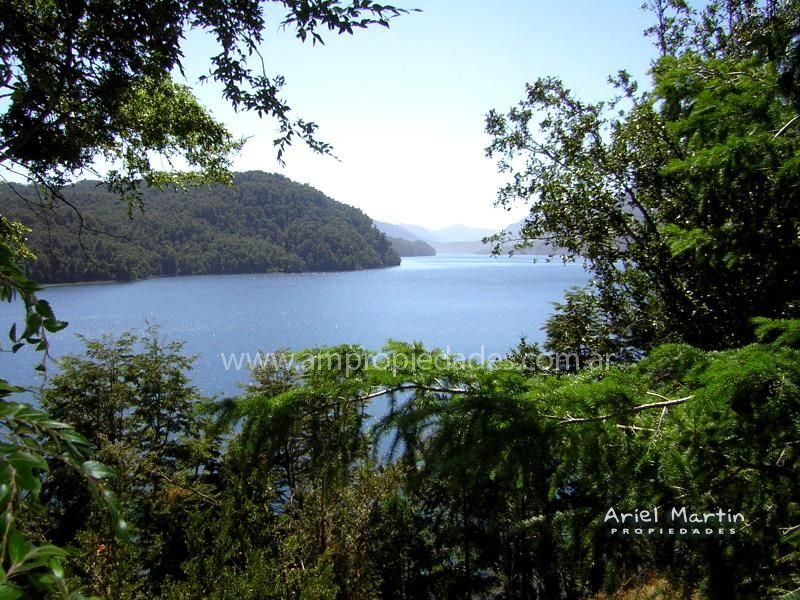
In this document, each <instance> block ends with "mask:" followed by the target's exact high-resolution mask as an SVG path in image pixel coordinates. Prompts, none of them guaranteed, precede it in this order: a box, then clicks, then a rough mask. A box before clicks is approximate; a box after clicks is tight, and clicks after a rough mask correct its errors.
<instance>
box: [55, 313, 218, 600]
mask: <svg viewBox="0 0 800 600" xmlns="http://www.w3.org/2000/svg"><path fill="white" fill-rule="evenodd" d="M84 341H85V344H86V352H85V355H83V356H67V357H64V359H63V360H62V369H61V372H60V373H58V374H57V375H56V376H55V377H53V379H52V381H51V382H50V384H49V385H48V386H47V388H46V389H45V391H44V394H43V398H42V405H43V407H44V408H45V409H46V410H47V411H48V412H49V414H52V415H54V416H55V417H56V418H59V419H62V420H64V421H67V422H70V423H73V424H74V427H75V429H76V430H77V431H79V432H81V433H82V435H84V436H85V437H86V439H87V440H88V441H89V442H90V443H91V446H92V447H93V448H94V449H95V453H96V457H97V458H98V459H99V460H102V461H103V463H104V464H106V465H108V466H109V467H111V468H113V469H114V472H113V475H112V476H111V477H110V478H109V485H111V486H113V488H114V489H115V490H116V492H117V494H118V496H119V498H120V501H121V504H122V507H123V508H124V510H125V515H126V517H127V519H128V522H129V523H130V524H131V526H132V529H133V539H134V541H135V544H127V545H126V544H120V543H118V541H117V540H116V539H115V538H114V535H113V532H112V531H111V530H109V528H108V527H107V526H105V519H104V516H103V514H102V513H103V510H102V507H98V506H95V505H93V503H92V502H91V498H90V497H88V496H87V494H83V493H81V491H80V489H81V488H80V482H79V481H78V480H77V479H76V477H75V476H74V474H73V473H72V471H70V470H66V469H64V468H62V467H60V466H58V465H53V468H52V473H53V476H52V478H51V479H49V480H48V481H47V482H46V483H45V486H44V490H43V494H42V497H43V500H44V501H45V503H46V506H47V507H48V509H49V513H50V518H51V519H52V525H51V527H50V529H51V537H52V538H53V539H54V540H56V541H58V542H59V543H61V544H71V545H72V554H73V557H75V558H76V561H75V562H76V563H77V565H76V566H78V568H77V570H78V571H79V573H80V574H81V575H82V579H83V581H84V582H85V583H86V584H87V586H88V587H89V588H90V589H91V590H92V592H93V593H95V594H98V595H100V596H101V597H103V598H122V597H127V596H126V594H129V593H132V592H133V591H138V592H139V593H146V594H147V595H148V596H153V595H155V594H157V593H158V590H159V587H160V586H161V585H162V584H163V582H164V580H165V579H166V578H167V577H168V576H170V575H174V574H176V573H179V570H178V568H177V567H178V565H179V563H180V558H181V557H185V556H186V537H187V533H186V531H185V527H184V523H185V519H186V515H187V514H189V513H190V512H192V511H194V510H195V505H197V504H200V505H204V504H207V503H212V504H213V503H215V502H216V500H214V498H213V497H212V496H211V495H209V493H208V492H210V491H212V490H213V489H214V488H213V486H210V485H209V480H212V481H213V479H214V477H215V471H216V460H217V457H218V452H219V447H218V444H219V440H218V439H216V437H215V435H214V430H213V428H212V427H211V424H210V419H209V417H208V414H209V413H208V412H207V408H208V403H207V401H206V400H204V399H203V398H202V397H200V396H199V392H198V390H197V389H195V388H193V387H192V386H191V385H189V381H188V375H187V373H188V370H189V369H190V368H191V365H192V362H193V358H192V357H187V356H184V355H183V353H182V344H180V343H177V342H171V343H165V342H163V341H162V340H160V339H159V336H158V331H157V330H156V329H155V328H150V329H149V330H148V331H147V332H146V333H145V334H144V335H143V336H142V337H139V336H136V335H134V334H131V333H125V334H122V335H120V336H119V337H116V338H109V337H107V338H105V339H101V340H84ZM142 573H146V574H147V577H146V578H145V579H143V578H142V577H141V574H142Z"/></svg>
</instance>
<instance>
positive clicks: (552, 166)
mask: <svg viewBox="0 0 800 600" xmlns="http://www.w3.org/2000/svg"><path fill="white" fill-rule="evenodd" d="M648 6H649V8H651V9H652V10H653V11H654V12H655V13H656V17H657V22H658V25H657V26H655V27H654V28H652V29H651V30H650V33H651V34H652V35H654V36H655V37H656V38H657V43H658V47H659V49H660V51H661V57H660V58H659V59H658V60H657V61H656V62H655V63H654V64H653V67H652V90H650V91H645V92H642V91H640V90H639V88H638V85H637V84H636V83H635V82H634V81H632V80H631V78H630V76H629V75H628V74H626V73H624V72H621V73H619V74H618V75H617V76H615V77H613V78H612V79H611V83H612V84H613V87H614V89H615V91H616V93H617V96H616V97H615V98H613V99H611V100H609V101H606V102H596V103H589V102H584V101H581V100H580V99H578V98H577V97H575V95H574V94H573V93H572V92H571V91H570V90H568V89H567V88H566V86H565V85H564V84H563V83H562V82H561V81H560V80H558V79H557V78H541V79H538V80H537V81H536V82H534V83H533V84H529V85H528V86H527V88H526V95H525V97H524V98H523V100H522V101H521V102H520V103H519V105H518V106H516V107H514V108H512V109H511V110H510V111H509V112H508V113H507V114H501V113H499V112H496V111H492V112H491V113H489V115H488V116H487V119H486V130H487V132H488V133H489V134H490V135H491V136H492V138H493V141H492V143H491V145H490V146H489V148H488V149H487V153H488V155H489V156H492V157H495V158H497V159H498V161H499V162H498V165H499V168H500V170H501V171H502V172H505V173H508V174H509V176H510V180H509V183H508V184H507V185H505V186H504V187H503V188H502V189H501V190H500V191H499V194H498V200H497V202H498V203H499V204H501V205H503V206H507V205H510V204H512V203H514V202H518V201H519V202H524V203H527V204H528V205H529V206H530V214H529V216H528V218H527V220H526V223H525V224H524V226H523V228H522V235H523V238H525V239H529V240H536V239H538V238H541V237H547V238H548V239H550V241H551V243H552V244H554V245H556V246H559V247H562V248H564V249H566V250H567V251H568V252H569V253H570V254H571V255H572V256H573V257H577V256H580V257H583V258H584V259H586V260H587V261H588V263H589V266H590V267H591V269H592V270H593V271H594V274H595V278H594V288H591V289H588V290H587V291H586V292H584V293H583V295H582V296H576V295H574V294H573V296H572V297H571V298H570V299H568V302H567V303H565V304H561V305H559V306H558V307H557V308H558V313H557V315H556V317H554V318H553V319H552V320H551V323H550V326H549V327H550V329H551V330H554V332H555V333H556V334H557V337H556V338H554V340H553V342H554V343H556V342H557V343H565V340H563V339H561V337H563V336H561V334H562V333H563V332H564V331H565V330H567V329H569V328H582V327H586V323H587V314H586V313H587V311H592V312H594V313H595V314H596V317H593V320H599V322H600V323H601V324H602V329H601V330H600V331H599V332H598V333H599V335H598V336H589V338H587V341H592V343H598V342H601V341H602V340H610V341H612V342H614V343H616V344H617V345H619V346H620V347H621V349H623V350H625V349H633V350H637V349H638V350H648V349H650V348H652V347H654V346H655V345H657V344H659V343H664V342H670V341H678V340H680V341H686V342H689V343H691V344H694V345H697V346H700V347H704V348H720V347H729V346H732V345H739V344H743V343H748V342H750V341H752V340H753V339H754V338H753V331H752V327H751V325H750V320H751V319H752V318H754V317H757V316H765V317H768V318H787V317H792V316H797V314H798V313H797V310H798V306H797V298H798V295H800V289H798V281H800V276H798V272H797V267H796V265H797V264H800V263H799V262H798V253H800V246H798V239H800V238H798V229H799V228H800V215H799V214H798V212H797V207H798V202H797V189H798V186H797V183H798V176H799V175H800V171H798V168H797V167H798V162H797V151H798V144H800V130H799V129H798V128H797V127H793V126H791V125H792V123H794V122H795V116H796V105H795V103H796V93H795V91H791V90H789V89H788V88H787V87H786V86H785V85H784V84H783V83H782V82H785V80H786V77H787V76H788V75H787V74H790V73H794V72H795V71H792V70H791V69H793V68H794V67H793V66H792V65H795V66H796V57H797V55H796V53H794V50H793V49H796V42H795V41H794V40H796V33H797V25H796V23H797V15H798V7H797V3H795V2H768V3H764V4H754V3H752V2H747V1H737V2H710V3H708V4H707V5H706V6H704V7H703V8H701V9H696V10H695V9H693V8H691V7H690V6H689V5H688V4H686V3H684V2H670V1H667V2H661V1H659V2H652V3H649V4H648ZM793 61H795V62H793ZM520 165H524V166H520ZM523 245H524V242H523ZM578 300H580V301H578ZM570 321H575V323H574V324H571V323H570ZM595 338H596V339H595ZM579 341H580V339H579V338H575V337H574V336H573V339H572V340H566V343H567V344H568V345H571V346H574V345H575V344H577V343H579ZM636 355H637V353H636V352H633V356H636ZM623 358H625V357H623Z"/></svg>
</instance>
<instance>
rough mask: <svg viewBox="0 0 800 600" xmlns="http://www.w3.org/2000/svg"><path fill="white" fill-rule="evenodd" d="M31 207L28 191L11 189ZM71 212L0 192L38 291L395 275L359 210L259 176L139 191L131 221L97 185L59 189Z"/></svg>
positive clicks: (388, 251) (393, 257)
mask: <svg viewBox="0 0 800 600" xmlns="http://www.w3.org/2000/svg"><path fill="white" fill-rule="evenodd" d="M16 191H18V192H21V193H22V196H24V197H26V198H28V197H32V198H37V197H38V195H37V194H36V191H35V190H34V189H32V188H23V189H20V188H19V187H17V188H16ZM62 194H63V196H64V198H65V199H66V200H67V201H68V202H69V206H67V205H66V204H64V203H60V204H58V203H56V204H54V205H53V206H52V207H43V206H41V203H39V202H34V201H31V200H23V199H21V198H20V197H18V196H17V195H16V194H15V193H13V192H12V190H11V189H10V188H9V187H8V186H0V202H2V203H3V204H4V205H5V206H6V207H7V211H6V215H7V216H8V217H9V218H12V219H14V220H17V221H19V222H21V223H25V224H27V225H29V226H30V229H31V231H30V233H29V234H28V236H27V244H28V246H29V248H30V249H31V250H32V251H33V253H34V254H35V255H36V260H29V261H26V263H25V266H26V270H27V273H28V275H29V276H30V277H31V278H32V279H34V280H36V281H39V282H42V283H65V282H76V281H98V280H125V281H127V280H132V279H139V278H143V277H153V276H172V275H198V274H222V273H265V272H270V271H283V272H298V271H346V270H354V269H369V268H376V267H385V266H394V265H397V264H399V263H400V258H399V257H398V256H397V254H396V253H395V252H394V251H393V250H392V247H391V245H390V242H389V241H388V240H387V239H386V237H385V236H384V235H383V234H382V233H380V232H379V231H378V230H377V229H375V227H374V226H373V224H372V220H371V219H370V218H369V217H368V216H367V215H365V214H364V213H363V212H361V211H360V210H358V209H356V208H353V207H350V206H347V205H345V204H341V203H339V202H336V201H335V200H332V199H331V198H328V197H327V196H325V195H324V194H322V193H321V192H319V191H317V190H315V189H313V188H312V187H310V186H307V185H300V184H298V183H295V182H293V181H291V180H290V179H287V178H285V177H282V176H280V175H271V174H267V173H263V172H260V171H251V172H247V173H236V174H235V175H234V179H233V185H232V186H223V185H219V184H217V185H201V186H195V187H193V188H192V189H191V190H189V191H188V192H176V191H170V190H158V189H156V188H153V187H145V188H141V189H140V194H141V198H142V200H143V202H144V203H145V205H146V208H145V209H144V210H143V211H138V210H137V211H135V213H134V214H133V215H132V216H131V215H129V213H128V208H127V206H125V205H124V204H123V203H120V202H115V196H114V193H113V192H111V191H109V190H108V188H106V187H105V186H102V185H100V184H99V182H92V181H82V182H79V183H77V184H74V185H70V186H68V187H66V188H64V189H63V190H62Z"/></svg>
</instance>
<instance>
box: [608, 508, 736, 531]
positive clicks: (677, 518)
mask: <svg viewBox="0 0 800 600" xmlns="http://www.w3.org/2000/svg"><path fill="white" fill-rule="evenodd" d="M603 525H604V526H605V527H606V528H607V529H608V533H609V534H610V535H612V536H615V537H635V536H645V535H646V536H665V537H727V536H733V535H736V531H737V527H742V526H744V525H745V518H744V515H743V514H742V513H739V512H733V511H731V510H724V509H722V508H718V509H716V510H715V511H714V512H692V511H691V510H690V509H688V508H686V507H685V506H673V507H663V506H656V507H654V508H651V509H647V510H634V511H630V512H625V511H622V510H618V509H616V508H614V507H613V506H612V507H611V508H609V509H608V511H607V512H606V514H605V517H604V518H603Z"/></svg>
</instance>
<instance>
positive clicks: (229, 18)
mask: <svg viewBox="0 0 800 600" xmlns="http://www.w3.org/2000/svg"><path fill="white" fill-rule="evenodd" d="M282 4H283V6H284V7H286V8H287V13H286V16H285V18H284V20H283V22H282V25H283V26H285V27H291V28H294V31H295V34H296V36H297V37H298V38H299V39H300V40H303V41H305V40H306V39H308V38H310V39H311V40H312V41H313V42H314V43H317V42H320V43H321V42H322V41H323V40H322V34H321V32H322V31H323V30H325V29H328V30H330V31H335V32H337V33H340V34H341V33H352V32H353V31H354V30H355V29H357V28H365V27H368V26H371V25H376V24H377V25H383V26H387V27H388V21H389V20H390V19H391V18H393V17H395V16H397V15H398V14H400V13H401V12H404V11H402V10H400V9H396V8H394V7H392V6H383V5H380V4H377V3H374V2H372V1H371V0H353V2H351V3H349V4H344V3H342V2H339V1H337V0H334V1H329V0H324V1H318V0H311V1H305V0H303V1H295V0H291V1H284V2H282ZM264 27H265V18H264V12H263V7H262V3H261V2H259V1H258V0H241V1H240V0H231V1H226V0H222V1H214V0H212V1H209V2H193V1H185V0H179V1H177V2H163V1H161V0H152V1H151V0H147V1H144V2H123V3H119V2H111V3H109V2H105V1H104V0H86V1H80V2H60V1H54V2H34V3H31V2H26V1H24V0H11V1H10V2H6V3H5V4H4V6H3V10H2V14H0V31H2V32H3V33H2V36H0V104H2V107H3V113H2V115H0V166H1V167H2V168H3V169H4V170H6V171H8V172H12V173H16V174H18V175H21V176H22V177H24V178H27V179H28V181H29V182H31V183H34V184H37V185H38V186H39V187H38V188H37V192H39V193H41V194H42V195H43V198H41V200H42V201H43V202H42V203H43V205H44V206H46V205H47V204H48V203H49V202H50V201H51V200H52V199H53V198H56V199H58V200H61V201H64V198H63V196H61V195H60V194H59V189H60V188H61V187H62V186H63V185H64V184H65V183H67V182H68V181H70V180H71V178H72V177H73V176H74V175H76V174H79V173H81V172H83V171H86V170H91V168H92V163H93V161H95V160H96V159H98V158H103V159H106V160H108V161H111V162H112V163H114V164H115V168H113V169H112V170H110V171H109V172H108V174H107V177H106V181H107V184H108V185H109V186H110V187H111V189H113V190H115V191H118V192H122V193H124V194H129V195H132V196H129V197H132V198H135V197H136V194H135V192H136V189H137V187H138V186H139V185H140V184H141V183H147V184H155V185H163V184H166V183H173V184H185V183H197V182H200V181H209V180H212V181H228V180H229V179H230V173H229V170H228V167H229V164H230V159H229V156H230V153H231V152H232V151H234V150H235V149H236V148H238V147H239V145H240V144H241V141H239V140H235V139H233V137H232V136H231V135H230V133H229V132H228V131H227V130H226V129H225V127H224V126H223V125H222V124H221V123H219V122H218V121H216V120H215V119H213V117H211V115H210V114H209V112H208V111H207V110H206V109H205V108H204V107H202V106H201V105H200V104H199V103H198V102H197V100H196V98H195V97H194V96H193V95H192V93H191V91H190V89H189V88H187V87H185V86H181V85H178V84H176V83H175V82H174V81H173V80H172V78H171V73H172V72H173V71H175V70H180V68H181V56H182V55H181V50H180V42H181V40H182V38H183V36H184V34H185V33H186V31H188V30H189V29H201V30H206V31H208V32H209V33H210V34H211V35H212V36H213V37H214V39H215V40H216V42H217V45H218V53H217V54H216V55H215V56H214V57H213V58H212V60H211V63H212V64H211V69H210V71H209V74H208V75H207V76H206V77H205V78H206V79H209V80H214V81H217V82H218V83H220V84H221V85H222V86H223V96H224V97H225V99H226V100H228V101H229V102H230V103H231V105H232V106H233V107H234V108H235V109H237V110H252V111H256V112H257V113H258V114H259V115H263V116H269V117H274V118H275V119H277V121H278V124H279V127H280V135H279V137H278V138H277V139H276V140H275V146H276V148H277V153H278V158H279V159H282V157H283V153H284V151H285V148H286V147H287V145H288V144H290V143H291V142H292V141H293V140H294V139H295V138H300V139H302V140H303V141H304V142H305V143H306V144H308V145H309V146H310V147H311V148H312V149H314V150H316V151H319V152H323V153H327V152H329V151H330V146H329V145H328V144H327V143H324V142H321V141H319V140H317V138H316V136H315V133H316V129H317V126H316V125H315V124H314V123H313V122H307V121H304V120H302V119H294V120H293V119H292V118H290V117H289V106H288V104H287V103H286V102H285V101H283V100H282V99H281V98H280V90H281V87H282V85H283V78H282V77H281V76H279V75H273V76H270V75H268V74H267V73H266V70H265V68H264V66H263V64H264V63H263V60H261V58H262V57H261V55H260V54H259V50H258V45H259V43H260V41H261V39H262V37H261V36H262V31H263V29H264ZM252 62H255V63H256V67H253V65H252ZM154 156H160V157H162V158H163V159H165V161H166V162H167V164H169V165H174V164H178V163H179V162H184V163H185V164H186V165H188V168H189V170H188V171H186V172H178V171H177V170H176V169H174V168H172V169H171V170H168V171H160V170H158V169H157V168H155V167H154V166H153V165H154V162H153V160H152V159H153V158H154ZM0 225H2V226H1V227H0V300H2V301H8V302H10V301H12V300H14V299H16V298H19V299H21V300H22V304H23V305H24V311H25V322H24V327H22V328H21V329H20V330H19V331H18V330H17V328H16V325H12V327H11V329H10V331H9V338H10V340H11V342H12V344H13V346H12V350H14V351H16V350H18V349H20V348H21V347H23V346H24V345H25V344H31V345H33V346H35V347H36V348H37V350H39V351H41V352H42V353H43V355H45V356H46V352H47V334H48V333H49V332H54V331H57V330H59V329H62V328H63V327H64V326H65V325H66V324H65V323H63V322H60V321H58V320H57V319H56V318H55V316H54V314H53V311H52V309H51V308H50V306H49V304H47V303H46V302H44V301H42V300H39V299H38V298H37V296H36V292H37V291H38V289H39V288H38V286H37V284H36V283H35V282H34V281H32V280H31V279H29V278H28V277H26V276H25V274H24V271H23V269H22V268H21V267H20V264H19V261H20V260H23V259H25V258H28V257H29V253H28V252H27V249H26V248H25V245H24V241H23V240H22V239H21V236H20V229H19V227H18V225H17V224H15V223H9V222H7V221H6V220H5V219H2V223H0ZM121 267H122V271H121V272H123V273H124V272H126V270H129V267H130V266H129V265H127V266H126V265H123V266H121ZM0 383H2V385H3V389H2V396H1V397H0V402H2V415H3V416H2V419H0V426H2V428H3V430H4V431H8V432H9V433H8V436H7V437H6V439H5V440H4V442H5V441H7V442H8V445H7V449H6V450H7V451H6V452H5V453H4V454H3V456H2V457H1V458H0V474H2V476H3V478H4V479H3V483H4V484H6V485H9V486H10V487H9V488H8V489H4V490H3V491H2V494H3V500H4V502H6V506H7V511H6V512H5V513H4V514H5V515H6V517H5V518H6V521H5V522H6V525H7V527H6V532H11V531H16V528H15V527H14V526H13V522H12V520H11V515H12V514H13V512H12V508H13V506H14V505H15V502H17V500H18V499H19V498H20V497H21V496H22V495H24V494H25V493H26V491H30V492H31V493H32V495H31V497H32V498H33V499H34V500H35V498H36V496H37V493H38V487H36V486H35V482H33V480H31V479H30V477H29V478H28V479H26V480H25V482H20V484H19V485H17V484H16V482H17V479H15V475H14V473H18V472H20V471H19V469H18V468H17V466H18V465H17V466H15V464H17V463H15V462H14V461H18V459H19V460H22V461H23V462H25V461H27V462H25V464H26V465H28V466H29V467H30V466H31V465H33V467H31V468H32V469H33V470H34V471H35V473H36V475H35V477H34V479H35V478H36V477H38V475H39V473H40V472H42V471H46V467H45V465H46V463H45V460H44V459H45V457H47V456H49V455H48V454H47V452H48V447H49V446H47V444H55V451H57V453H58V455H59V456H61V457H62V458H64V460H67V461H68V462H70V463H71V464H73V465H75V466H76V468H78V469H79V470H81V472H82V473H83V474H84V475H85V476H86V478H87V479H88V480H89V481H90V482H94V481H95V479H96V478H98V477H101V476H102V475H104V474H105V473H106V471H105V470H104V469H101V468H100V467H99V466H96V465H95V464H94V463H92V461H87V460H86V453H87V451H88V447H85V446H84V445H83V441H82V438H79V437H75V436H76V435H77V434H73V432H72V430H71V429H69V428H68V427H67V426H66V425H63V424H61V423H59V422H57V421H53V420H50V419H49V417H47V415H45V414H44V413H42V412H41V411H34V410H33V409H30V408H29V407H27V408H25V409H23V408H18V407H15V406H14V405H13V404H12V403H11V401H10V400H9V398H8V396H9V395H11V394H13V393H16V392H18V391H20V390H18V388H15V387H14V386H11V385H8V384H7V382H5V381H2V382H0ZM26 411H29V412H26ZM36 420H40V421H42V422H44V423H45V425H41V424H38V425H37V424H36V423H35V421H36ZM20 427H23V429H22V430H20ZM25 428H28V429H25ZM62 429H63V431H61V430H62ZM30 436H33V437H34V438H35V440H33V441H29V437H30ZM63 443H66V450H64V447H63V445H62V444H63ZM79 446H80V447H79ZM20 453H21V454H20ZM20 464H21V463H20ZM81 465H83V466H81ZM87 465H88V466H87ZM32 486H33V487H32ZM105 493H106V492H105V491H103V494H105ZM112 508H113V506H112ZM4 539H5V540H6V541H7V538H4ZM15 540H16V541H15V543H14V544H12V545H8V544H5V543H4V544H3V546H2V553H3V555H2V558H3V559H4V560H5V559H6V558H8V560H9V561H10V562H6V565H5V566H6V567H8V566H9V565H11V566H13V565H17V570H19V566H20V565H21V564H22V563H20V560H22V559H26V558H27V557H30V556H33V555H29V554H26V552H27V550H28V549H29V548H30V542H29V541H28V540H27V538H25V537H24V536H22V535H21V534H20V535H17V537H16V538H15ZM50 557H52V558H53V559H55V558H57V557H56V556H55V555H53V554H51V555H49V556H48V557H45V554H41V555H40V556H39V558H42V560H39V558H37V561H39V562H36V563H35V564H34V563H30V564H29V565H28V567H29V569H28V571H27V572H29V573H31V574H32V575H34V576H37V577H38V576H41V577H40V580H39V581H38V584H39V585H43V586H45V587H46V588H47V589H50V590H51V591H61V592H62V593H63V594H64V595H66V593H67V592H66V588H64V587H63V585H61V584H60V583H58V582H59V581H61V580H62V579H63V571H62V569H61V567H60V566H59V565H58V564H57V562H48V561H47V560H44V558H50ZM48 565H49V571H50V572H49V574H47V573H41V570H42V568H44V567H48ZM12 574H13V575H15V576H16V572H14V571H6V573H5V575H4V578H3V580H2V582H0V586H2V587H0V590H2V592H3V594H4V595H5V596H6V597H10V598H16V597H19V595H20V594H21V593H22V592H21V591H20V589H19V588H18V586H16V584H15V583H13V582H11V581H10V580H9V577H10V576H11V575H12ZM43 578H44V579H43ZM47 578H49V579H47ZM45 579H46V581H45ZM62 583H63V582H62ZM15 586H16V587H15ZM59 586H60V587H59Z"/></svg>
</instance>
